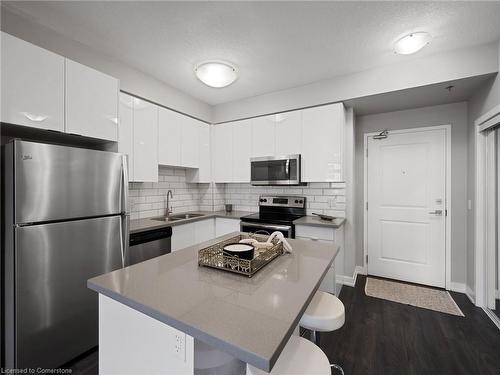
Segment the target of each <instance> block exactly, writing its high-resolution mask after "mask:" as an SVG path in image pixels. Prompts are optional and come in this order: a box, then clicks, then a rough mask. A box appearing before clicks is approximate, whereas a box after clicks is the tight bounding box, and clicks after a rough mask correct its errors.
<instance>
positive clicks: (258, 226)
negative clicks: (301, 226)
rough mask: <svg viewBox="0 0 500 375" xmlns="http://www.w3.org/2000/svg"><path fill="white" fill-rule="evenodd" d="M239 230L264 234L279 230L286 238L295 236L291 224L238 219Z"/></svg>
mask: <svg viewBox="0 0 500 375" xmlns="http://www.w3.org/2000/svg"><path fill="white" fill-rule="evenodd" d="M240 231H241V232H246V233H255V234H266V235H270V234H271V233H273V232H281V233H283V235H284V236H285V237H286V238H294V237H295V233H294V231H293V226H291V225H277V224H266V223H249V222H246V221H240Z"/></svg>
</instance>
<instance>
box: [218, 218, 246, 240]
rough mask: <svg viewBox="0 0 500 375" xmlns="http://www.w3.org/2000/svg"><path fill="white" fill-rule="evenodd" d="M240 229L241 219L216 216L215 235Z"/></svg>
mask: <svg viewBox="0 0 500 375" xmlns="http://www.w3.org/2000/svg"><path fill="white" fill-rule="evenodd" d="M239 231H240V219H226V218H223V217H217V218H215V237H219V236H224V235H225V234H229V233H232V232H239Z"/></svg>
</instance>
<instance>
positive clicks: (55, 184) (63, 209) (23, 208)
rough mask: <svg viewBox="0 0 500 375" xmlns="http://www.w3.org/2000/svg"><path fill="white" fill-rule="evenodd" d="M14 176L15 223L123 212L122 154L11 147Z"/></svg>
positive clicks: (38, 146)
mask: <svg viewBox="0 0 500 375" xmlns="http://www.w3.org/2000/svg"><path fill="white" fill-rule="evenodd" d="M14 171H15V172H14V175H15V177H14V178H15V222H16V223H19V224H20V223H34V222H43V221H55V220H64V219H68V218H83V217H92V216H102V215H110V214H118V213H121V212H125V210H126V208H124V199H123V192H124V190H125V189H123V187H124V178H123V173H124V171H123V156H122V155H121V154H117V153H113V152H105V151H95V150H88V149H82V148H75V147H65V146H56V145H49V144H43V143H34V142H25V141H15V142H14Z"/></svg>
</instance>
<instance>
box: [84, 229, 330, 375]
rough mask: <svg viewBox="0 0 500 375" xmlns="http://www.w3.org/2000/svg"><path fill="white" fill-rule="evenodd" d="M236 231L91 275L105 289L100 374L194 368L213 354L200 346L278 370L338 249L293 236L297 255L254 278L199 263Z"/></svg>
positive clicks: (180, 371)
mask: <svg viewBox="0 0 500 375" xmlns="http://www.w3.org/2000/svg"><path fill="white" fill-rule="evenodd" d="M237 234H238V233H232V234H229V235H225V236H222V237H219V238H216V239H214V240H211V241H207V242H205V243H201V244H198V245H195V246H192V247H189V248H186V249H183V250H180V251H177V252H175V253H172V254H167V255H164V256H160V257H158V258H154V259H151V260H148V261H146V262H143V263H139V264H136V265H134V266H131V267H127V268H124V269H121V270H117V271H114V272H111V273H108V274H105V275H102V276H99V277H96V278H93V279H91V280H89V281H88V286H89V288H91V289H93V290H94V291H96V292H98V293H99V368H100V373H101V374H108V373H114V374H118V373H120V374H126V373H136V374H137V373H150V374H151V373H162V374H193V373H195V362H199V361H198V360H199V358H196V356H197V355H199V356H207V353H210V351H207V350H196V347H197V345H198V344H199V346H200V347H203V348H204V349H206V348H207V347H208V348H213V350H214V351H213V352H214V353H217V352H218V351H219V352H220V353H223V354H225V355H228V356H231V357H233V358H235V359H236V360H238V361H242V362H245V363H250V364H252V365H254V366H256V367H258V368H261V369H263V370H265V371H270V369H272V367H273V365H274V363H275V362H276V360H277V359H278V357H279V355H280V353H281V351H282V350H283V348H284V346H285V344H286V343H287V341H288V339H289V338H290V336H291V335H292V334H293V333H294V331H295V330H296V328H297V325H298V322H299V320H300V318H301V316H302V314H303V313H304V311H305V309H306V308H307V306H308V304H309V302H310V301H311V299H312V297H313V295H314V293H315V292H316V290H317V289H318V287H319V285H320V283H321V281H322V279H323V277H324V276H325V274H326V273H327V271H328V270H329V268H330V265H331V264H332V262H333V261H334V259H335V257H336V255H337V253H338V247H337V246H335V245H331V244H324V243H318V242H316V241H307V240H289V242H290V244H291V245H292V247H293V249H294V251H293V253H292V254H285V255H283V256H280V257H278V258H277V259H276V260H274V261H272V262H271V263H270V264H269V265H267V266H266V267H264V268H263V269H262V270H260V271H259V272H258V273H256V274H255V275H254V276H253V277H252V278H248V277H246V276H242V275H237V274H232V273H229V272H224V271H221V270H216V269H211V268H204V267H199V266H198V250H199V249H201V248H203V247H206V246H208V245H210V244H213V243H216V242H219V241H221V240H224V239H228V238H230V237H232V236H235V235H237ZM197 343H198V344H197ZM208 355H209V354H208ZM214 355H215V354H214ZM218 358H220V356H218ZM204 361H205V362H206V361H207V360H206V358H205V359H204ZM214 361H215V362H216V360H215V359H214Z"/></svg>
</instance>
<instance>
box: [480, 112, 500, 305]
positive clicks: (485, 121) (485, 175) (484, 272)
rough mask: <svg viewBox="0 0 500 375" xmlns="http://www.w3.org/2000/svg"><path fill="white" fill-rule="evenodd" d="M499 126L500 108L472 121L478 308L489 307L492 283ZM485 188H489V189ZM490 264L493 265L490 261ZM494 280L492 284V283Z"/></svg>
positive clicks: (495, 229)
mask: <svg viewBox="0 0 500 375" xmlns="http://www.w3.org/2000/svg"><path fill="white" fill-rule="evenodd" d="M499 123H500V105H498V106H496V107H494V108H493V109H492V110H490V111H488V112H487V113H485V114H484V115H482V116H481V117H479V118H478V119H477V120H475V121H474V126H475V131H474V136H475V143H476V214H475V219H476V225H475V230H474V235H475V240H474V252H475V269H474V273H475V293H474V294H475V295H474V297H475V303H476V306H479V307H487V306H488V303H490V304H491V296H489V295H488V294H489V293H488V292H489V289H491V287H490V288H488V286H489V285H491V283H492V282H494V269H492V268H493V267H494V263H495V260H494V259H495V250H496V231H497V228H496V210H494V209H493V210H492V209H491V208H492V206H493V205H492V204H489V203H490V202H491V201H492V200H493V201H494V200H495V195H496V192H495V191H493V190H494V189H491V186H492V185H493V186H496V183H495V182H496V177H495V176H496V171H495V167H494V158H495V155H494V154H495V153H494V152H492V151H493V150H495V149H496V147H495V146H496V144H495V137H494V134H492V132H491V131H489V130H490V129H491V128H493V127H495V126H496V125H498V124H499ZM488 186H490V188H489V189H488ZM492 260H493V261H492ZM492 280H493V281H492Z"/></svg>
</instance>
